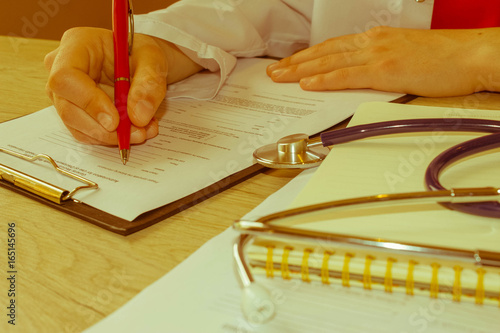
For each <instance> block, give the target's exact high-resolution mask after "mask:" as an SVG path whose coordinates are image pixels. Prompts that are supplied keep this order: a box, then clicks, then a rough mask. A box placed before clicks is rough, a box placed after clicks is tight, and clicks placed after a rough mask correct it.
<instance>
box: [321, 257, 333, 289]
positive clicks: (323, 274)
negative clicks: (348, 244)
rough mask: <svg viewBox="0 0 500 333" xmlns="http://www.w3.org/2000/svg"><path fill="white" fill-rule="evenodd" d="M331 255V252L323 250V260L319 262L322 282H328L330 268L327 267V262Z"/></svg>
mask: <svg viewBox="0 0 500 333" xmlns="http://www.w3.org/2000/svg"><path fill="white" fill-rule="evenodd" d="M332 255H333V252H331V251H325V253H324V254H323V262H322V263H321V282H322V283H323V284H330V269H329V268H328V262H329V261H330V256H332Z"/></svg>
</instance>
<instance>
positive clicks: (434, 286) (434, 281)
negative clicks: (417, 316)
mask: <svg viewBox="0 0 500 333" xmlns="http://www.w3.org/2000/svg"><path fill="white" fill-rule="evenodd" d="M431 267H432V278H431V286H430V296H431V298H437V297H438V294H439V280H438V276H439V268H440V267H441V265H439V264H438V263H432V264H431Z"/></svg>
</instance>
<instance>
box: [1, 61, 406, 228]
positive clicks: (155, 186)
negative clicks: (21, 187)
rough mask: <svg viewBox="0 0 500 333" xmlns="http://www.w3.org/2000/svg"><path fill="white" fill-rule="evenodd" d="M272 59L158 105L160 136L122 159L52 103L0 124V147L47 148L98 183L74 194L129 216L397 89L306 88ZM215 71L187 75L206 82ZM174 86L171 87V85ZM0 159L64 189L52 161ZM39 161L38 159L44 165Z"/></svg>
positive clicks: (246, 64) (247, 64) (30, 151)
mask: <svg viewBox="0 0 500 333" xmlns="http://www.w3.org/2000/svg"><path fill="white" fill-rule="evenodd" d="M270 62H272V60H268V59H242V60H240V61H239V63H238V65H237V67H236V69H235V70H234V72H233V73H232V74H231V76H230V78H229V80H228V81H227V84H225V86H224V87H223V89H222V90H221V91H220V93H219V94H218V95H217V96H216V97H215V98H214V99H212V100H195V99H185V98H183V99H179V98H176V99H165V101H164V103H163V104H162V105H161V107H160V110H159V111H158V114H157V116H158V118H159V126H160V134H159V135H158V136H157V137H156V138H154V139H152V140H148V141H147V142H146V143H144V144H142V145H134V146H132V148H131V152H130V160H129V162H128V163H127V165H122V163H121V161H120V158H119V154H118V149H117V148H116V147H104V146H92V145H86V144H81V143H78V142H77V141H75V139H74V138H73V137H72V136H71V135H70V133H69V132H68V131H67V129H66V128H65V127H64V125H63V124H62V122H61V121H60V119H59V117H58V115H57V113H56V111H55V109H54V108H53V107H50V108H47V109H44V110H42V111H39V112H36V113H33V114H31V115H28V116H25V117H21V118H19V119H15V120H11V121H8V122H5V123H2V124H0V147H3V148H6V149H10V150H14V151H16V152H19V153H23V154H26V155H30V156H32V155H34V154H38V153H44V154H48V155H50V156H51V157H52V158H54V159H55V160H56V161H57V162H58V164H59V165H60V167H62V168H65V169H67V170H69V171H71V172H74V173H76V174H78V175H80V176H82V177H85V178H88V179H90V180H93V181H95V182H96V183H98V185H99V189H98V190H85V191H83V192H79V193H77V195H76V199H79V200H80V201H82V202H84V203H86V204H88V205H90V206H93V207H95V208H97V209H100V210H102V211H105V212H108V213H110V214H113V215H115V216H118V217H121V218H123V219H126V220H129V221H132V220H133V219H134V218H136V217H137V216H138V215H140V214H141V213H144V212H147V211H149V210H152V209H155V208H157V207H160V206H163V205H165V204H168V203H171V202H174V201H176V200H178V199H181V198H183V197H185V196H187V195H189V194H192V193H194V192H196V191H200V190H202V189H204V188H206V187H207V186H209V185H211V184H213V183H216V182H217V181H219V180H221V179H223V178H225V177H227V176H229V175H231V174H233V173H236V172H238V171H240V170H243V169H245V168H247V167H249V166H251V165H252V164H253V163H254V162H253V160H252V152H253V151H254V149H256V148H258V147H260V146H262V145H264V144H268V143H272V142H275V141H276V140H278V139H279V138H280V137H283V136H286V135H289V134H294V133H306V134H309V135H311V134H314V133H317V132H320V131H322V130H324V129H326V128H328V127H330V126H333V125H335V124H337V123H339V122H341V121H342V120H344V119H346V118H347V117H349V116H350V115H351V114H352V113H353V112H354V110H355V109H356V107H357V106H358V105H359V104H360V103H362V102H365V101H373V100H379V101H389V100H393V99H395V98H397V97H399V96H400V95H397V94H391V93H382V92H374V91H370V90H360V91H344V92H306V91H303V90H301V89H300V87H299V86H298V85H297V84H294V83H291V84H276V83H273V82H272V81H271V80H270V79H269V78H268V77H267V75H266V73H265V68H266V66H267V65H268V64H269V63H270ZM211 75H216V74H213V73H212V74H211V73H208V74H206V73H200V74H197V77H193V78H190V80H194V79H199V80H206V81H210V78H211ZM172 90H173V91H174V92H175V86H173V87H172ZM0 163H2V164H5V165H8V166H11V167H15V168H18V169H20V170H21V171H25V172H26V173H28V174H31V175H34V176H37V177H38V178H41V179H43V180H47V181H50V182H54V183H56V184H57V185H59V186H61V187H63V188H65V189H69V188H72V187H73V186H78V185H80V184H75V183H74V182H73V181H72V180H67V179H64V177H61V176H58V175H54V172H53V171H52V169H51V168H50V167H49V165H48V163H36V165H34V164H33V163H27V162H24V161H21V160H19V159H16V158H12V157H9V156H6V154H0ZM40 165H41V166H40Z"/></svg>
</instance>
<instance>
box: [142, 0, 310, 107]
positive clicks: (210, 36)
mask: <svg viewBox="0 0 500 333" xmlns="http://www.w3.org/2000/svg"><path fill="white" fill-rule="evenodd" d="M312 7H313V0H288V1H286V0H182V1H179V2H177V3H175V4H173V5H171V6H169V7H167V8H166V9H162V10H159V11H155V12H151V13H149V14H144V15H136V16H135V32H136V33H143V34H147V35H151V36H154V37H158V38H161V39H164V40H167V41H169V42H172V43H174V44H176V45H177V46H179V48H180V49H181V50H182V51H183V52H184V53H185V54H186V55H187V56H189V57H190V58H191V59H193V60H194V61H195V62H197V63H198V64H200V65H201V66H203V67H204V68H206V69H208V70H210V71H211V72H213V73H214V75H215V76H216V77H217V78H216V79H214V80H212V81H211V83H210V84H209V85H207V84H206V82H205V83H203V85H200V86H196V85H195V86H193V84H195V83H193V82H192V80H185V81H186V82H180V83H178V84H176V87H175V88H176V89H175V93H173V94H171V96H185V97H194V98H200V99H206V98H212V97H213V96H215V94H216V93H217V92H218V90H219V89H220V87H221V86H222V84H223V83H224V81H225V80H226V78H227V76H228V75H229V74H230V72H231V70H232V69H233V68H234V66H235V64H236V58H237V57H256V56H271V57H284V56H288V55H290V54H292V53H293V52H295V51H297V50H299V49H303V48H306V47H307V46H308V45H309V38H310V19H311V13H312ZM172 90H173V89H172Z"/></svg>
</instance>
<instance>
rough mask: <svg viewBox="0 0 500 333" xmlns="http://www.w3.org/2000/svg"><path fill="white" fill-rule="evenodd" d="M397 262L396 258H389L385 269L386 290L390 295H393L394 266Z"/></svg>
mask: <svg viewBox="0 0 500 333" xmlns="http://www.w3.org/2000/svg"><path fill="white" fill-rule="evenodd" d="M395 262H396V259H394V258H387V266H386V269H385V278H384V288H385V291H386V292H388V293H392V264H393V263H395Z"/></svg>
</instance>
